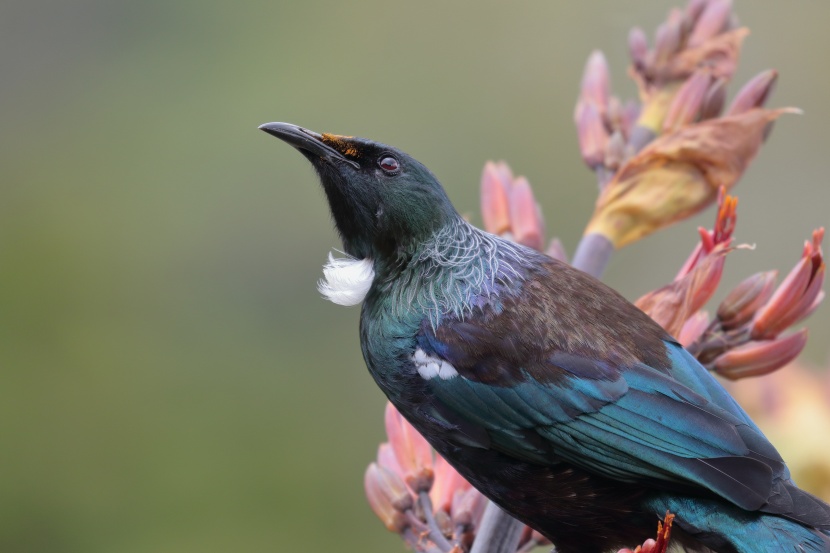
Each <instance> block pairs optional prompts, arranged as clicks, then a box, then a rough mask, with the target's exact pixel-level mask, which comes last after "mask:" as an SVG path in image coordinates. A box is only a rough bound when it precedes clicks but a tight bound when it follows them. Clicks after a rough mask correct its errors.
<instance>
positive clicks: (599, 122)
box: [576, 104, 609, 169]
mask: <svg viewBox="0 0 830 553" xmlns="http://www.w3.org/2000/svg"><path fill="white" fill-rule="evenodd" d="M576 134H577V138H578V139H579V151H580V153H581V154H582V159H583V160H584V161H585V164H586V165H587V166H588V167H590V168H591V169H595V168H597V167H599V166H600V165H602V162H603V160H604V159H605V146H606V144H607V143H608V138H609V134H608V129H607V128H606V127H605V122H604V121H603V119H602V114H601V113H600V111H599V108H598V107H597V106H595V105H594V104H586V105H584V106H582V108H581V109H579V110H578V113H577V116H576Z"/></svg>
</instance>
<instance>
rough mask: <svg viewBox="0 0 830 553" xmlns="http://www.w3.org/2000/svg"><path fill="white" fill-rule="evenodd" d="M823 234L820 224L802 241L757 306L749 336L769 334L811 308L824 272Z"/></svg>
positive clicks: (775, 333) (780, 330) (790, 323)
mask: <svg viewBox="0 0 830 553" xmlns="http://www.w3.org/2000/svg"><path fill="white" fill-rule="evenodd" d="M823 238H824V229H823V228H820V229H818V230H816V231H814V232H813V241H812V243H811V242H807V243H806V244H805V246H804V253H803V255H802V257H801V260H800V261H799V262H798V263H797V264H796V266H795V267H794V268H793V270H792V271H790V273H789V274H788V275H787V276H786V278H784V280H783V281H782V282H781V284H780V285H779V286H778V289H777V290H776V291H775V293H774V294H773V295H772V297H771V298H770V300H769V301H768V302H767V303H766V305H764V306H763V307H762V308H761V309H760V310H758V312H757V313H756V315H755V318H754V320H753V321H752V330H751V334H750V335H751V337H752V339H754V340H759V339H769V338H773V337H775V336H777V335H778V334H779V333H780V332H782V331H784V330H785V329H786V328H787V327H789V326H790V325H792V324H795V323H796V322H798V321H799V320H801V319H803V318H804V317H806V316H807V315H808V314H809V313H812V311H813V310H814V309H815V307H816V301H820V300H818V298H819V296H820V294H821V288H822V286H823V285H824V275H825V272H826V267H825V264H824V258H823V257H822V253H821V241H822V239H823Z"/></svg>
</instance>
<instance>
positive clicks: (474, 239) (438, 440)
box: [260, 123, 830, 553]
mask: <svg viewBox="0 0 830 553" xmlns="http://www.w3.org/2000/svg"><path fill="white" fill-rule="evenodd" d="M260 128H261V129H262V130H263V131H265V132H267V133H269V134H272V135H274V136H276V137H277V138H280V139H282V140H284V141H285V142H287V143H288V144H290V145H292V146H294V147H295V148H296V149H298V150H299V151H300V153H301V154H303V155H304V156H305V157H306V158H307V159H308V160H309V161H310V162H311V164H312V165H313V166H314V168H315V169H316V171H317V173H318V174H319V177H320V180H321V181H322V185H323V189H324V191H325V193H326V196H327V198H328V202H329V205H330V207H331V213H332V215H333V218H334V223H335V225H336V227H337V230H338V232H339V234H340V236H341V238H342V241H343V246H344V249H345V253H346V254H347V255H348V256H349V258H347V259H339V260H334V259H331V260H330V261H329V264H328V265H327V266H326V267H325V276H326V280H325V281H323V282H321V288H320V289H321V292H322V293H323V294H324V295H325V296H326V297H327V298H329V299H330V300H332V301H334V302H336V303H339V304H344V305H356V304H358V303H361V302H362V303H363V306H362V311H361V316H360V343H361V347H362V350H363V356H364V359H365V361H366V365H367V366H368V368H369V372H370V373H371V374H372V376H373V377H374V379H375V381H376V382H377V384H378V385H379V386H380V388H381V389H382V390H383V392H384V393H385V394H386V395H387V397H388V398H389V399H390V400H391V401H392V403H393V404H394V405H395V406H396V407H397V408H398V410H399V411H400V412H401V413H402V414H403V416H404V417H406V419H408V420H409V422H410V423H412V425H413V426H415V428H417V429H418V431H419V432H420V433H421V434H423V435H424V436H425V437H426V438H427V440H428V441H429V442H430V443H431V444H432V445H433V447H434V448H435V449H436V450H437V451H438V452H439V453H440V454H441V455H442V456H443V457H445V458H446V459H447V461H449V462H450V463H451V464H452V465H453V466H454V467H455V468H456V469H457V470H458V471H459V472H460V473H461V474H462V475H463V476H464V477H465V478H466V479H467V480H469V481H470V483H471V484H473V485H474V486H475V487H476V488H478V489H479V490H480V491H481V492H482V493H483V494H484V495H486V496H487V497H488V498H490V499H491V500H493V501H494V502H496V503H497V504H498V505H500V506H501V507H502V508H503V509H505V510H506V511H507V512H509V513H511V514H512V515H513V516H515V517H516V518H518V519H519V520H521V521H523V522H524V523H526V524H528V525H529V526H531V527H533V528H535V529H537V530H539V531H540V532H541V533H542V534H544V535H545V536H546V537H548V538H549V539H550V540H551V541H552V542H553V543H554V544H555V545H556V548H557V550H558V551H560V552H561V553H591V552H600V551H607V550H611V549H614V550H616V549H618V548H620V547H624V546H630V545H631V544H634V543H640V542H642V539H643V537H644V536H647V535H650V534H651V533H652V532H653V529H654V525H655V522H656V521H657V520H659V519H661V518H662V517H663V515H664V514H665V513H666V511H671V512H672V513H674V514H676V519H675V526H674V534H673V537H675V538H676V539H678V540H680V542H681V543H682V544H683V545H684V546H686V547H688V548H692V549H704V548H703V547H702V546H705V547H708V548H710V549H712V550H714V551H717V552H720V553H731V552H750V551H752V552H770V553H771V552H776V553H778V552H790V551H802V552H804V551H806V552H816V551H825V552H826V551H830V506H828V505H827V504H825V503H823V502H822V501H820V500H819V499H817V498H815V497H813V496H812V495H810V494H808V493H806V492H804V491H802V490H800V489H799V488H798V487H796V485H795V484H794V483H793V481H792V480H791V478H790V473H789V471H788V469H787V467H786V465H785V464H784V461H783V460H782V459H781V456H780V455H779V454H778V452H777V451H776V450H775V448H774V447H773V446H772V445H771V444H770V443H769V441H767V439H766V438H765V437H764V435H763V434H762V433H761V431H760V430H759V429H758V427H757V426H756V425H755V424H754V423H753V422H752V421H751V420H750V418H749V416H748V415H747V414H746V413H745V412H744V411H743V410H742V409H741V408H740V407H739V406H738V405H737V404H736V403H735V401H734V400H733V399H732V398H731V397H730V396H729V394H728V393H727V392H726V391H725V390H724V389H723V388H722V387H721V386H720V385H719V384H718V383H717V381H715V379H714V378H713V377H712V376H711V375H710V374H709V373H708V372H707V371H706V369H704V368H703V367H702V366H701V365H700V364H699V363H698V362H697V360H696V359H695V358H694V357H693V356H691V355H690V354H689V353H688V352H686V351H685V350H684V349H683V348H682V347H681V346H680V345H679V344H678V343H677V341H676V340H675V339H674V338H672V337H671V336H669V335H668V334H667V333H666V332H665V331H664V330H663V329H662V328H661V327H660V326H659V325H657V324H656V323H655V322H654V321H652V320H651V319H650V318H649V317H648V316H646V315H645V314H644V313H643V312H642V311H640V310H639V309H637V308H636V307H635V306H633V305H632V304H631V303H629V302H628V301H627V300H626V299H625V298H623V297H622V296H620V295H619V294H617V293H616V292H615V291H614V290H612V289H610V288H609V287H607V286H605V285H604V284H602V283H601V282H599V281H597V280H596V279H594V278H592V277H590V276H588V275H586V274H584V273H582V272H581V271H578V270H576V269H574V268H572V267H570V266H569V265H567V264H565V263H561V262H559V261H556V260H554V259H551V258H549V257H547V256H545V255H543V254H540V253H538V252H536V251H534V250H531V249H528V248H525V247H523V246H521V245H518V244H515V243H512V242H509V241H506V240H503V239H501V238H499V237H497V236H494V235H491V234H488V233H486V232H483V231H481V230H479V229H477V228H475V227H473V226H472V225H470V224H468V223H467V222H466V221H465V220H464V219H463V218H462V217H461V216H460V215H459V214H458V213H457V212H456V210H455V209H454V208H453V206H452V204H451V203H450V201H449V199H448V198H447V195H446V193H445V192H444V190H443V188H442V187H441V185H440V183H439V182H438V180H437V179H436V178H435V176H433V175H432V173H430V171H429V170H428V169H427V168H426V167H425V166H424V165H422V164H421V163H419V162H418V161H416V160H415V159H413V158H412V157H410V156H408V155H407V154H405V153H403V152H401V151H400V150H398V149H396V148H392V147H390V146H386V145H383V144H378V143H376V142H372V141H369V140H365V139H360V138H353V137H346V136H337V135H331V134H322V135H321V134H317V133H315V132H312V131H309V130H306V129H303V128H301V127H298V126H296V125H291V124H288V123H268V124H265V125H262V126H261V127H260Z"/></svg>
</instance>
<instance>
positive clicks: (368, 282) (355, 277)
mask: <svg viewBox="0 0 830 553" xmlns="http://www.w3.org/2000/svg"><path fill="white" fill-rule="evenodd" d="M374 278H375V270H374V264H373V263H372V260H371V259H352V258H335V257H334V256H333V255H332V254H331V253H329V261H328V263H326V264H325V265H324V266H323V278H322V279H321V280H320V282H318V283H317V290H319V291H320V293H321V294H323V296H324V297H325V298H326V299H327V300H329V301H331V302H334V303H336V304H338V305H357V304H358V303H360V302H362V301H363V298H365V297H366V294H368V293H369V288H371V287H372V281H373V280H374Z"/></svg>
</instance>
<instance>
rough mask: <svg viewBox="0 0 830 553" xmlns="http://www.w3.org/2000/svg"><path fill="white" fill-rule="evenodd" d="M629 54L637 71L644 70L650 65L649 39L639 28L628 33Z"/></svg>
mask: <svg viewBox="0 0 830 553" xmlns="http://www.w3.org/2000/svg"><path fill="white" fill-rule="evenodd" d="M628 53H629V55H630V56H631V62H632V63H633V64H634V68H635V69H637V70H640V69H643V68H645V66H646V65H647V64H648V38H646V34H645V32H643V30H642V29H641V28H639V27H634V28H633V29H631V31H629V33H628Z"/></svg>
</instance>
